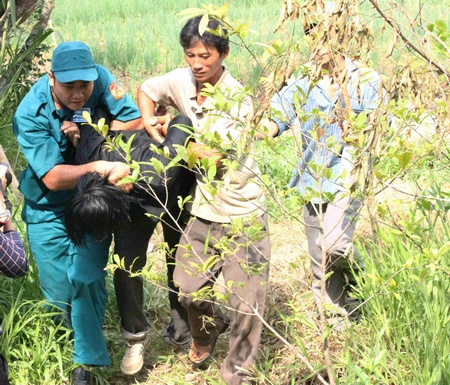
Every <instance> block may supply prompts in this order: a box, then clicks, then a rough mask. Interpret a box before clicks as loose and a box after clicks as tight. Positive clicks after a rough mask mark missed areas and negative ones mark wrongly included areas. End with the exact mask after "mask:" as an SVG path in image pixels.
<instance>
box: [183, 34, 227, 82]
mask: <svg viewBox="0 0 450 385" xmlns="http://www.w3.org/2000/svg"><path fill="white" fill-rule="evenodd" d="M227 55H228V52H225V53H223V54H222V55H221V54H219V51H217V49H215V48H210V47H205V46H204V45H203V43H202V42H198V43H197V45H195V46H194V47H191V48H188V49H185V50H184V59H185V60H186V62H187V64H189V67H190V68H191V70H192V73H193V74H194V77H195V79H196V80H197V82H199V83H200V84H204V83H210V84H211V85H215V84H216V83H217V82H218V80H219V79H220V76H221V75H222V72H223V69H222V62H223V60H224V59H225V58H226V57H227Z"/></svg>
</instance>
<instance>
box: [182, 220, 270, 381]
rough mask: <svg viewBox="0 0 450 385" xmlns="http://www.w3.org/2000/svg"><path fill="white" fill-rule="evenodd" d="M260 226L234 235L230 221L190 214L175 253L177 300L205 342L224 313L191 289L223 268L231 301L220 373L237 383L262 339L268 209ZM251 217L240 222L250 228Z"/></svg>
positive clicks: (206, 282)
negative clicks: (255, 235)
mask: <svg viewBox="0 0 450 385" xmlns="http://www.w3.org/2000/svg"><path fill="white" fill-rule="evenodd" d="M255 222H257V223H258V224H259V225H260V226H261V231H260V232H259V234H258V239H252V240H251V242H249V237H248V236H247V234H245V230H244V231H243V232H242V234H239V235H237V234H236V231H232V230H231V226H230V224H223V223H216V222H210V221H205V220H202V219H199V218H192V219H191V221H190V222H189V224H188V225H187V227H186V230H185V232H184V234H183V236H182V238H181V241H180V247H179V248H178V251H177V254H176V261H177V265H176V267H175V274H174V279H175V282H176V284H177V285H179V286H180V302H181V303H182V305H183V306H184V307H185V308H186V310H187V312H188V316H189V324H190V327H191V334H192V338H193V339H194V341H195V342H196V344H198V345H200V346H206V345H209V344H211V343H212V341H213V340H214V339H215V338H216V337H217V336H218V334H219V333H220V330H221V329H222V328H223V326H224V321H225V315H224V314H223V312H222V310H221V308H220V307H219V306H218V304H217V303H216V302H215V298H214V295H213V294H212V293H210V294H209V295H208V296H207V297H208V298H206V299H204V298H202V297H200V299H196V298H195V295H193V293H196V292H198V291H199V290H205V289H208V288H212V286H213V285H214V283H215V280H216V278H217V276H218V275H219V274H220V273H221V272H222V274H223V278H224V280H225V283H226V286H227V294H229V297H228V304H229V307H230V309H231V310H230V311H229V315H230V322H231V325H230V339H229V349H228V355H227V358H226V359H225V361H224V362H223V364H222V366H221V370H220V375H221V377H222V379H223V380H224V381H225V383H226V384H227V385H240V384H242V383H245V381H246V379H248V377H249V371H250V370H251V369H252V366H253V364H254V361H255V359H256V356H257V352H258V346H259V341H260V339H261V330H262V321H261V319H260V318H259V316H261V317H262V316H263V315H264V308H265V301H266V293H267V285H268V278H269V257H270V240H269V235H268V227H267V215H263V216H262V217H260V218H257V219H256V220H255ZM254 224H255V223H252V224H249V223H246V224H244V226H243V227H244V228H248V226H250V225H254ZM214 256H217V259H216V260H215V263H214V264H212V265H211V266H210V268H208V269H206V271H203V270H204V268H203V266H204V264H205V262H206V261H208V260H209V261H211V259H210V258H211V257H214Z"/></svg>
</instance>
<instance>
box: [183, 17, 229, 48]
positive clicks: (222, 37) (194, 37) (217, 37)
mask: <svg viewBox="0 0 450 385" xmlns="http://www.w3.org/2000/svg"><path fill="white" fill-rule="evenodd" d="M202 18H203V16H202V15H201V16H196V17H194V18H192V19H189V20H188V21H187V23H186V24H185V25H184V27H183V28H182V30H181V32H180V44H181V46H182V47H183V49H184V50H186V49H188V48H191V47H193V46H195V45H196V44H197V43H198V42H201V43H203V45H204V46H205V47H208V48H215V49H216V50H217V51H218V52H219V54H220V55H223V54H224V53H226V52H227V51H228V49H229V40H228V30H227V29H226V28H225V26H224V24H223V23H222V22H221V21H219V20H217V19H215V18H212V17H209V21H208V27H207V29H206V31H205V32H204V33H203V34H201V35H200V21H201V20H202Z"/></svg>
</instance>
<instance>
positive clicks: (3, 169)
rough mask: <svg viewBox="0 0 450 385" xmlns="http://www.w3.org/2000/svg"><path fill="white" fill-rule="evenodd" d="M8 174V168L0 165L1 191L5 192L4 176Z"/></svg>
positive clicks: (5, 181) (5, 179) (5, 182)
mask: <svg viewBox="0 0 450 385" xmlns="http://www.w3.org/2000/svg"><path fill="white" fill-rule="evenodd" d="M7 173H8V166H7V165H6V164H3V163H1V164H0V182H1V184H2V188H3V190H6V187H7V185H8V182H7V178H6V174H7Z"/></svg>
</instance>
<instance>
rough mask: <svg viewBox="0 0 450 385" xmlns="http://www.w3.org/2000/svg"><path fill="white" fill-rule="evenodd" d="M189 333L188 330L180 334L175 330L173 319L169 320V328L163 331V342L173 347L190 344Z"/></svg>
mask: <svg viewBox="0 0 450 385" xmlns="http://www.w3.org/2000/svg"><path fill="white" fill-rule="evenodd" d="M191 339H192V337H191V332H190V330H189V329H187V330H184V331H183V332H182V333H179V331H177V330H175V323H174V320H173V318H172V319H171V320H170V323H169V326H167V328H166V330H165V331H164V341H165V342H166V344H168V345H171V346H173V347H177V346H183V345H186V344H187V343H189V342H191Z"/></svg>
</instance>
